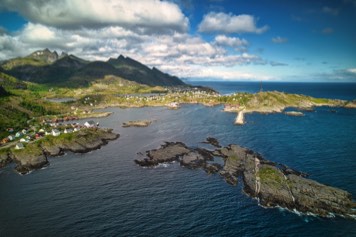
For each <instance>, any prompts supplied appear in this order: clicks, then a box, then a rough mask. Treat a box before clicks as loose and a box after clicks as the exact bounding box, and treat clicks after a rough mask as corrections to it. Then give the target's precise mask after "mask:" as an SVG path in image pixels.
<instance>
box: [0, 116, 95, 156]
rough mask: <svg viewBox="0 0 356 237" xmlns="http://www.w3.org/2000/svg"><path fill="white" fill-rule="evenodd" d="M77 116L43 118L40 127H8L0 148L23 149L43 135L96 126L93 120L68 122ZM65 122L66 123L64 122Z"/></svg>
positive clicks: (58, 134)
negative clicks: (16, 129)
mask: <svg viewBox="0 0 356 237" xmlns="http://www.w3.org/2000/svg"><path fill="white" fill-rule="evenodd" d="M76 119H78V118H77V117H65V118H54V119H52V120H50V119H44V120H43V121H42V123H41V128H39V127H38V126H36V125H33V126H31V127H30V128H23V129H20V130H19V131H14V129H13V128H8V129H7V132H8V133H9V134H10V135H8V136H7V137H5V138H2V139H1V141H0V149H1V148H5V147H6V148H7V147H13V146H14V145H15V146H14V149H15V150H21V149H24V148H25V146H26V144H28V143H31V142H34V141H36V140H39V139H41V138H43V137H45V136H54V137H58V136H60V135H61V134H68V133H74V132H78V131H80V130H81V129H82V128H91V129H94V128H97V127H99V123H95V122H94V121H93V120H89V121H86V122H85V123H84V124H80V123H76V122H74V123H70V122H68V121H71V120H76ZM66 122H67V123H66Z"/></svg>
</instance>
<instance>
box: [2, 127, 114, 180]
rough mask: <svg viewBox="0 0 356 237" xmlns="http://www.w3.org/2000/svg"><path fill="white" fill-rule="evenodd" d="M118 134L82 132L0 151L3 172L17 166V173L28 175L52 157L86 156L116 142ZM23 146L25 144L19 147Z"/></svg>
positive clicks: (109, 131) (39, 140)
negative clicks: (13, 164) (84, 154)
mask: <svg viewBox="0 0 356 237" xmlns="http://www.w3.org/2000/svg"><path fill="white" fill-rule="evenodd" d="M118 137H119V134H116V133H113V132H112V129H99V128H95V129H93V128H83V129H81V130H80V131H78V132H72V133H66V134H60V135H58V136H53V135H49V136H46V137H43V138H41V139H38V140H36V141H34V142H30V143H28V144H26V145H25V146H24V145H21V146H19V145H16V146H14V147H10V148H3V149H0V168H2V167H4V166H6V165H7V164H9V163H11V162H14V163H16V168H15V169H16V171H17V172H19V173H20V174H26V173H28V172H30V171H32V170H35V169H40V168H42V167H44V166H46V165H48V164H49V162H48V159H47V158H48V157H49V156H60V155H63V154H64V152H66V151H71V152H74V153H86V152H89V151H92V150H95V149H99V148H100V147H101V146H103V145H105V144H107V143H108V141H111V140H115V139H117V138H118ZM20 144H22V143H20Z"/></svg>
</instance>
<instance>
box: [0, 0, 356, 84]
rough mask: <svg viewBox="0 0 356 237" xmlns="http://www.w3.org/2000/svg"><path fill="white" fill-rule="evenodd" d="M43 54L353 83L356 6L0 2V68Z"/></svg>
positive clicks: (189, 75)
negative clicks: (1, 63)
mask: <svg viewBox="0 0 356 237" xmlns="http://www.w3.org/2000/svg"><path fill="white" fill-rule="evenodd" d="M44 48H49V49H50V50H56V51H57V52H59V53H61V52H66V53H70V54H74V55H76V56H78V57H82V58H84V59H88V60H104V61H106V60H108V59H109V58H110V57H111V58H116V57H118V56H119V55H121V54H122V55H124V56H128V57H131V58H133V59H136V60H138V61H140V62H142V63H144V64H146V65H148V66H150V67H157V68H158V69H160V70H162V71H164V72H167V73H170V74H173V75H176V76H178V77H180V78H183V79H187V80H189V79H190V80H236V81H249V80H253V81H256V80H257V81H260V80H263V81H300V82H320V81H325V82H356V0H333V1H327V0H313V1H311V0H298V1H292V0H248V1H246V0H205V1H204V0H170V1H169V0H166V1H159V0H135V1H133V0H100V1H98V0H26V1H24V0H0V60H6V59H9V58H14V57H22V56H26V55H28V54H30V53H32V52H34V51H36V50H39V49H44Z"/></svg>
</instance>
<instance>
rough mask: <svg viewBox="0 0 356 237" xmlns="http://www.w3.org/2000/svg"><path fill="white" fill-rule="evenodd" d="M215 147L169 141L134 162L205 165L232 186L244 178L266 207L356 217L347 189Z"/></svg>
mask: <svg viewBox="0 0 356 237" xmlns="http://www.w3.org/2000/svg"><path fill="white" fill-rule="evenodd" d="M211 141H212V142H213V143H214V144H215V145H216V144H218V143H216V142H217V140H216V139H212V138H210V139H209V140H208V141H207V142H205V143H211ZM214 144H213V145H214ZM219 146H220V145H219ZM215 148H216V149H215V150H207V149H204V148H190V147H188V146H186V145H185V144H184V143H181V142H166V143H165V144H164V145H162V146H161V147H160V148H158V149H154V150H150V151H147V152H146V158H143V159H141V160H135V163H136V164H138V165H140V166H146V167H147V166H148V167H151V166H156V165H158V164H160V163H167V162H173V161H178V162H180V164H181V165H182V166H184V167H187V168H191V169H196V168H202V169H204V170H205V171H206V172H207V173H209V174H213V173H219V174H220V175H221V176H222V177H223V178H224V179H225V181H226V182H227V183H229V184H231V185H236V184H237V182H238V180H240V181H242V182H243V186H244V188H243V190H244V192H245V193H246V194H247V195H248V196H250V197H253V198H257V199H258V200H259V203H260V204H261V205H262V206H265V207H283V208H287V209H289V210H294V211H298V212H302V213H306V214H309V213H313V214H316V215H319V216H321V217H332V216H334V215H338V216H341V217H345V218H353V219H355V218H356V210H355V209H354V208H356V203H355V202H353V200H352V196H351V194H350V193H348V192H347V191H344V190H341V189H338V188H335V187H330V186H327V185H323V184H321V183H318V182H316V181H314V180H311V179H308V178H307V174H305V173H302V172H299V171H297V170H294V169H291V168H289V167H287V166H286V165H283V164H278V163H275V162H272V161H269V160H266V159H264V158H263V157H262V156H261V155H260V154H258V153H256V152H254V151H252V150H249V149H246V148H243V147H240V146H238V145H228V146H226V147H222V148H219V147H217V146H215ZM216 157H221V158H222V159H223V160H224V165H220V164H218V163H214V159H216Z"/></svg>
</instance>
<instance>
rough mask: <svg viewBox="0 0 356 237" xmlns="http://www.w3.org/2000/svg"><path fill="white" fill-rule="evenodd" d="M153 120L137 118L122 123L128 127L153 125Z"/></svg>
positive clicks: (124, 126)
mask: <svg viewBox="0 0 356 237" xmlns="http://www.w3.org/2000/svg"><path fill="white" fill-rule="evenodd" d="M151 123H152V121H149V120H135V121H128V122H124V123H123V124H122V127H123V128H128V127H148V126H149V125H151Z"/></svg>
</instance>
